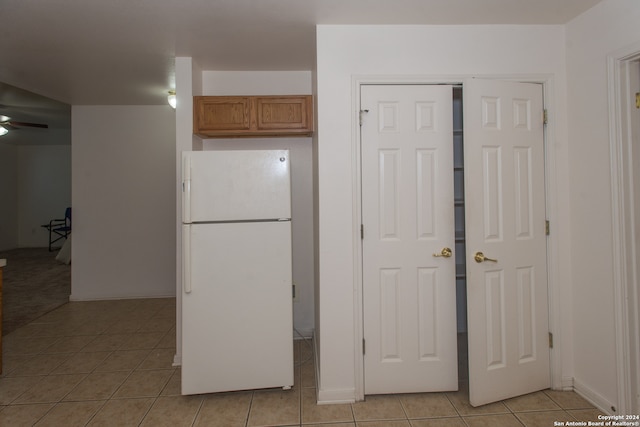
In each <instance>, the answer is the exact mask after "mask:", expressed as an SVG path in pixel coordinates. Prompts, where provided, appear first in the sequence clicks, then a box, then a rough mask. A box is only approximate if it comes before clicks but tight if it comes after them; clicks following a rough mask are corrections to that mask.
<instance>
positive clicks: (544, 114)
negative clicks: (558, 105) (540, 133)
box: [542, 108, 549, 125]
mask: <svg viewBox="0 0 640 427" xmlns="http://www.w3.org/2000/svg"><path fill="white" fill-rule="evenodd" d="M542 123H543V124H545V125H546V124H547V123H549V114H548V113H547V109H546V108H545V109H544V110H542Z"/></svg>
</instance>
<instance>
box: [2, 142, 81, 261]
mask: <svg viewBox="0 0 640 427" xmlns="http://www.w3.org/2000/svg"><path fill="white" fill-rule="evenodd" d="M0 200H2V203H0V250H6V249H13V248H17V247H46V246H48V242H49V233H48V232H47V230H46V229H44V228H42V227H41V225H43V224H47V223H48V222H49V221H50V220H51V219H54V218H64V211H65V208H66V207H67V206H71V145H48V144H47V145H35V144H25V145H18V144H3V143H0ZM56 244H57V245H59V244H60V242H58V243H56Z"/></svg>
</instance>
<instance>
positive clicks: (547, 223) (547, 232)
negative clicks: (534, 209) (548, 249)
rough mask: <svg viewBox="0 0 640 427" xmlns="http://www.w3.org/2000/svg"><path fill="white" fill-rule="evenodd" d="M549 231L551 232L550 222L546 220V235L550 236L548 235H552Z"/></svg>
mask: <svg viewBox="0 0 640 427" xmlns="http://www.w3.org/2000/svg"><path fill="white" fill-rule="evenodd" d="M549 230H550V226H549V220H546V221H545V222H544V234H546V235H547V236H548V235H549V233H550V231H549Z"/></svg>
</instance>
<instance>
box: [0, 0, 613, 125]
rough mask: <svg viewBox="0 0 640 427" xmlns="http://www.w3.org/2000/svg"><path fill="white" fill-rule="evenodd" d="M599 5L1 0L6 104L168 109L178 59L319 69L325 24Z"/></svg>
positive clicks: (504, 0)
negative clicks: (11, 93)
mask: <svg viewBox="0 0 640 427" xmlns="http://www.w3.org/2000/svg"><path fill="white" fill-rule="evenodd" d="M599 1H600V0H109V1H87V0H47V1H42V0H0V40H2V50H1V51H0V82H3V83H4V84H5V85H3V86H1V87H0V104H4V105H7V106H11V105H12V104H10V102H9V101H7V99H6V98H5V90H6V88H7V86H6V85H11V86H14V87H16V88H22V89H24V90H27V91H30V92H33V93H37V94H39V95H42V96H44V97H48V98H52V99H54V100H57V101H60V102H62V103H65V104H74V105H159V104H163V103H165V102H166V94H167V90H169V89H170V88H172V87H173V86H174V58H175V57H176V56H188V57H192V58H193V59H194V61H195V62H196V63H197V64H198V65H199V66H200V67H201V68H202V69H205V70H246V71H258V70H312V69H313V68H314V64H315V25H316V24H355V25H364V24H377V25H384V24H399V25H402V24H427V25H429V24H430V25H452V24H524V25H528V24H563V23H566V22H568V21H569V20H571V19H572V18H574V17H576V16H577V15H579V14H581V13H582V12H584V11H585V10H587V9H589V8H591V7H592V6H594V5H595V4H596V3H598V2H599ZM0 114H5V115H9V114H6V113H3V112H2V111H0ZM12 118H13V117H12ZM14 120H18V118H17V117H16V118H14Z"/></svg>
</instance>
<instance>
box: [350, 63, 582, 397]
mask: <svg viewBox="0 0 640 427" xmlns="http://www.w3.org/2000/svg"><path fill="white" fill-rule="evenodd" d="M473 77H476V78H483V79H500V80H510V81H518V82H523V83H539V84H541V85H542V91H543V92H542V95H543V103H544V108H545V109H546V110H547V117H548V124H547V125H546V127H545V131H544V139H545V141H544V142H545V202H546V215H547V219H548V220H549V221H550V222H551V224H554V223H557V218H558V213H557V212H558V203H557V200H558V199H559V197H558V191H557V188H556V185H555V184H556V182H557V181H558V179H557V174H556V155H555V152H556V148H555V146H556V143H555V134H556V130H555V123H556V119H555V116H556V113H555V108H554V107H555V105H554V102H553V101H554V96H553V94H554V93H555V91H554V77H553V76H552V75H550V74H527V75H515V74H513V75H455V76H420V75H417V76H406V75H384V76H380V75H355V76H353V77H352V80H351V88H352V93H351V111H352V113H353V115H352V120H351V130H352V131H351V159H352V169H351V170H352V171H353V175H352V184H353V188H354V189H355V192H354V197H353V218H352V230H353V235H352V239H353V240H352V241H353V248H352V250H353V260H354V268H353V271H354V300H353V301H354V307H353V313H354V317H353V322H354V341H353V342H354V375H355V378H354V384H355V400H356V401H361V400H364V396H365V395H364V355H363V354H362V342H363V339H364V324H363V312H364V307H363V295H364V290H363V279H362V267H363V256H362V241H361V238H360V224H361V221H362V191H361V185H362V182H361V176H362V170H361V145H360V142H361V141H360V138H361V134H360V92H361V87H362V86H363V85H374V84H379V85H407V84H414V85H437V84H447V85H461V86H462V87H463V103H464V85H463V82H464V80H465V79H468V78H473ZM552 226H553V225H552ZM558 235H559V233H553V232H552V233H551V234H550V235H549V236H548V238H547V286H548V298H549V301H548V305H549V330H550V332H551V333H553V336H554V346H553V348H551V349H550V358H551V360H550V371H551V372H550V375H551V387H552V388H554V389H559V390H565V389H570V390H572V389H573V378H571V377H564V376H562V339H561V331H562V328H561V324H562V323H561V314H562V309H561V307H562V303H561V289H559V288H558V286H557V284H558V283H561V282H560V280H559V274H560V273H559V271H558V263H557V262H556V261H555V260H557V259H558V253H559V247H558V245H559V239H558Z"/></svg>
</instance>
